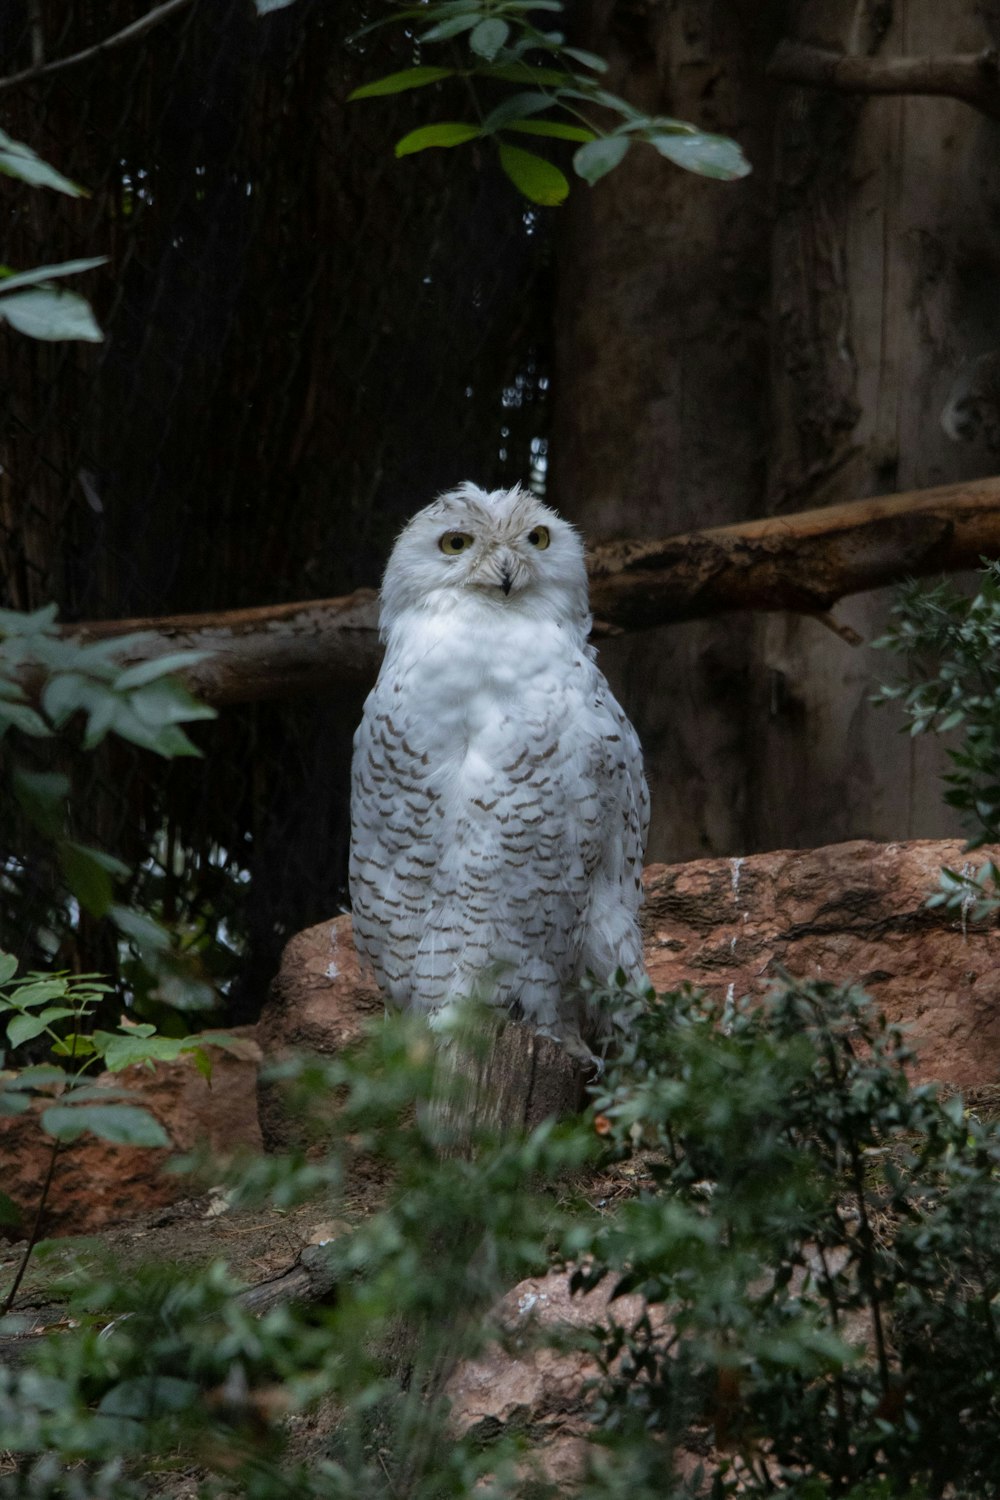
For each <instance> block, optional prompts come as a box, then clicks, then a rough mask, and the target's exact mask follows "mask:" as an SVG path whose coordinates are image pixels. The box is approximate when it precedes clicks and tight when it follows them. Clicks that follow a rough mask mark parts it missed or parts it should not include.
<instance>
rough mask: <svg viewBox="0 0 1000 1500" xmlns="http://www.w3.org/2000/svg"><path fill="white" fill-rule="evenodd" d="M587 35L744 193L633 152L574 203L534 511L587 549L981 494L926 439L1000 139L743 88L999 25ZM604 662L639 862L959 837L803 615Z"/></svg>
mask: <svg viewBox="0 0 1000 1500" xmlns="http://www.w3.org/2000/svg"><path fill="white" fill-rule="evenodd" d="M586 31H587V36H588V40H589V42H590V43H592V44H595V45H596V47H597V50H604V51H606V52H607V53H610V55H611V56H612V58H613V63H614V72H613V77H612V80H611V84H610V86H611V87H617V88H618V89H619V90H620V91H621V92H623V93H625V94H626V96H628V97H631V98H633V99H634V100H635V101H636V102H637V103H639V104H641V105H643V106H645V107H651V108H653V109H655V110H657V111H659V112H661V113H671V114H675V115H678V116H680V117H682V118H686V119H692V120H695V121H697V122H698V123H699V124H701V125H703V126H705V127H706V128H709V129H717V130H721V131H723V132H725V133H729V134H732V135H734V136H735V137H736V138H737V139H738V140H739V141H740V142H741V144H742V145H743V146H744V149H745V150H746V152H747V154H748V156H749V157H750V160H751V161H752V162H753V165H754V172H753V175H752V176H751V177H749V178H748V179H746V180H745V181H743V182H740V183H736V184H719V183H712V182H702V181H698V180H696V179H693V178H691V177H689V176H686V175H684V174H682V173H680V172H673V171H671V169H670V168H664V165H663V163H662V162H660V161H658V160H657V159H656V158H655V156H654V155H653V153H649V154H648V156H645V157H644V156H643V155H642V153H641V152H639V151H636V152H634V153H633V155H631V156H630V157H629V159H628V160H627V161H626V163H625V165H624V166H623V168H622V169H620V170H619V171H618V172H616V173H615V174H613V175H612V177H610V178H608V179H607V180H606V181H605V182H603V183H601V184H599V185H598V187H597V188H596V189H595V190H594V192H593V194H586V195H584V194H581V195H579V197H578V201H577V203H576V205H575V206H574V208H573V209H572V210H571V212H570V213H569V215H568V216H567V219H566V223H565V231H566V232H565V238H564V243H563V246H562V267H563V275H562V293H561V297H562V300H561V305H560V317H559V329H558V351H557V381H556V383H555V391H556V402H557V412H556V424H555V433H554V441H553V449H554V457H553V476H552V477H553V496H554V500H555V503H556V504H557V505H558V506H559V507H560V508H561V509H564V510H565V511H567V512H568V513H570V514H572V515H574V516H575V517H576V518H577V519H579V520H580V521H581V523H582V524H583V525H584V526H585V528H586V530H587V532H588V534H589V535H591V536H593V537H595V538H601V537H609V536H616V535H620V534H622V533H625V534H631V535H636V536H642V535H646V536H655V535H661V536H662V535H668V534H669V533H671V532H676V531H681V530H686V529H690V528H693V527H696V526H705V525H718V524H722V523H726V522H736V521H741V520H745V519H748V518H750V517H753V516H765V515H773V516H777V515H782V514H785V513H788V512H799V511H802V510H806V509H810V508H812V507H815V506H822V505H828V504H832V503H834V502H837V501H842V500H845V499H847V498H849V497H850V498H856V497H863V496H866V495H880V494H885V493H887V492H889V491H898V490H908V489H916V488H922V487H927V486H932V485H941V484H946V483H949V482H956V481H961V480H964V479H968V478H971V477H973V476H976V475H981V474H985V473H989V472H991V471H994V470H995V469H996V459H995V457H994V454H993V453H991V452H990V450H989V448H988V446H987V444H986V442H985V441H984V440H983V437H982V436H981V435H977V432H976V422H975V421H973V422H971V423H970V422H966V423H965V427H964V430H965V431H968V432H971V433H972V435H973V440H972V441H970V442H968V443H965V444H960V443H957V442H955V441H953V440H952V438H951V437H949V436H948V435H947V434H946V432H945V430H944V429H943V428H942V425H941V416H942V412H943V410H944V408H945V407H946V406H947V404H948V402H949V396H950V395H951V394H952V393H953V390H954V382H955V380H956V376H957V375H958V374H959V372H960V370H961V369H962V367H963V366H966V365H968V366H970V367H971V368H972V369H975V365H974V363H973V362H974V361H975V360H977V359H978V358H979V357H981V356H983V355H987V354H989V353H990V352H991V351H993V350H994V349H996V348H998V347H1000V302H998V300H997V298H996V285H997V266H996V261H997V259H998V258H1000V232H998V230H997V228H996V227H995V225H996V224H997V223H998V222H1000V216H998V215H997V201H996V200H997V197H998V194H1000V188H998V187H997V186H995V185H994V177H995V174H994V172H993V165H992V164H993V162H994V161H995V159H996V148H997V145H998V143H1000V130H998V126H997V124H996V123H995V122H994V121H993V120H992V119H987V118H986V117H985V116H983V115H982V114H980V113H977V112H976V111H975V110H974V109H973V108H972V107H970V105H969V104H967V103H962V102H959V101H957V100H954V99H949V98H937V97H926V96H922V97H912V98H911V97H892V98H887V97H880V98H864V97H863V96H860V95H857V94H854V95H850V96H848V95H845V94H842V93H840V92H833V91H825V90H823V89H812V88H811V89H805V88H799V87H795V86H791V85H789V84H786V83H782V82H779V81H777V80H774V79H771V78H769V77H768V76H767V71H766V70H767V64H768V61H769V59H770V56H771V54H772V53H773V51H774V49H775V48H776V47H777V46H778V44H779V43H780V42H781V41H782V40H785V39H788V40H791V41H793V42H807V43H810V44H812V45H814V46H819V47H823V48H826V49H828V50H832V51H836V52H844V53H849V54H854V55H860V56H869V55H870V56H874V57H881V58H895V57H915V56H928V57H934V56H940V55H942V54H948V55H952V54H969V55H971V54H975V53H977V52H981V51H982V50H984V49H985V48H987V47H990V46H993V45H994V44H995V43H996V42H997V41H998V40H1000V5H997V4H986V5H975V4H973V0H961V3H959V4H958V5H955V6H948V7H943V6H941V5H940V4H939V3H938V0H907V3H906V4H902V3H899V4H897V5H896V6H891V5H888V6H887V5H885V4H882V3H876V0H808V3H804V4H801V5H797V6H787V7H786V6H783V5H778V4H775V5H767V4H764V5H757V4H754V5H751V4H748V3H744V0H718V3H715V4H708V5H706V4H704V3H703V0H679V3H676V4H671V5H647V6H645V7H639V6H636V5H626V4H624V3H623V0H618V3H613V0H593V3H592V4H591V5H590V7H589V12H588V22H587V27H586ZM993 421H994V435H995V432H996V430H997V423H996V414H994V419H993ZM950 425H951V427H952V431H953V434H954V435H955V436H956V437H959V436H962V435H963V430H962V424H961V423H956V422H952V423H951V424H950ZM979 427H980V428H986V429H988V428H989V423H988V422H986V423H983V422H980V423H979ZM887 605H888V597H887V596H886V594H885V593H882V594H874V593H873V594H868V595H864V596H861V597H859V598H857V599H855V600H853V601H851V602H850V603H849V604H847V605H842V606H839V607H838V610H837V617H838V619H841V620H843V622H844V623H845V624H847V625H848V626H850V627H853V629H854V630H855V631H856V632H857V633H858V634H859V635H860V636H862V637H863V638H864V639H865V640H866V641H868V642H870V641H872V640H873V639H875V638H876V637H877V636H878V635H879V634H881V632H882V628H883V624H884V621H885V615H886V609H887ZM602 659H603V661H604V664H605V667H606V668H607V670H608V671H609V674H610V675H611V676H612V678H613V679H614V681H615V683H616V686H617V687H618V689H619V691H620V692H621V693H622V696H623V698H624V700H625V702H626V705H627V707H628V709H629V712H630V713H631V714H632V715H633V717H634V719H635V721H636V724H637V727H638V728H639V731H640V735H641V737H642V739H643V743H644V746H645V751H646V758H647V764H648V767H649V772H650V781H651V786H652V792H653V804H654V822H653V830H652V835H651V840H650V849H651V853H652V856H653V857H654V858H666V859H670V860H678V859H682V858H689V857H691V856H693V855H695V854H697V853H699V852H704V851H712V852H714V853H719V854H739V853H743V852H747V851H751V850H759V849H767V848H781V847H789V846H793V847H794V846H800V847H801V846H811V845H818V844H823V843H828V842H834V841H837V840H839V839H844V838H848V837H858V836H862V835H867V836H872V837H876V838H903V837H915V836H932V835H941V834H945V833H948V832H951V831H953V829H954V824H953V821H952V818H951V815H950V814H946V813H945V812H944V810H943V809H942V804H941V794H940V786H939V782H938V769H939V765H940V751H939V747H938V746H937V745H935V744H934V743H929V742H922V741H921V742H914V741H912V740H908V739H906V738H905V737H903V736H901V735H898V734H897V733H896V730H897V727H898V722H899V721H898V719H897V718H895V717H894V716H893V713H892V710H891V709H881V710H874V709H873V708H872V707H871V704H870V698H871V695H872V691H873V689H874V687H875V685H876V684H877V683H878V682H879V681H880V680H881V679H882V678H883V677H884V676H886V675H887V674H888V673H889V672H890V670H891V669H890V666H889V664H888V663H887V661H886V660H885V658H884V657H883V656H882V655H881V653H878V652H875V651H873V650H871V649H870V647H863V648H862V649H861V650H857V651H851V650H850V649H849V647H848V646H847V645H846V644H844V642H843V641H841V640H838V639H837V638H836V636H835V635H834V634H833V633H832V632H830V631H829V630H826V629H824V628H823V626H822V625H821V624H820V623H818V622H817V621H815V620H811V619H804V618H801V617H797V616H788V615H776V616H770V617H758V618H756V619H751V618H749V617H743V618H740V617H734V618H732V619H731V620H728V621H723V622H718V623H715V622H705V623H703V624H691V625H683V626H678V627H674V628H673V629H672V630H671V631H670V632H669V634H668V633H666V632H658V633H657V634H656V636H655V637H654V638H650V637H646V638H643V637H631V638H629V640H627V641H625V642H621V643H619V642H614V643H611V644H610V645H607V646H605V647H604V648H603V649H602Z"/></svg>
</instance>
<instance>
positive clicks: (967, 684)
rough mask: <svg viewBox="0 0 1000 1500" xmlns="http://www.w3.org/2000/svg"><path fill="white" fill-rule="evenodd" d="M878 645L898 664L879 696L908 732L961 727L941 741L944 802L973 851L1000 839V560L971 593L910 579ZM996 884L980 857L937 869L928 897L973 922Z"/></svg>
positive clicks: (992, 904)
mask: <svg viewBox="0 0 1000 1500" xmlns="http://www.w3.org/2000/svg"><path fill="white" fill-rule="evenodd" d="M876 644H877V645H879V646H882V647H884V648H886V649H887V650H889V651H891V652H893V653H894V654H895V655H897V656H899V657H901V658H902V665H903V669H904V676H903V678H902V680H901V681H899V682H897V683H894V684H892V685H890V686H887V687H883V688H882V689H881V691H880V693H879V696H878V699H877V700H876V701H878V702H887V701H891V700H898V701H899V702H900V704H901V706H902V708H903V711H904V713H905V714H906V717H907V719H908V720H909V728H910V733H911V734H913V735H919V734H942V735H947V734H949V733H951V732H956V733H959V734H960V739H959V742H958V743H957V744H951V745H949V746H948V748H947V755H948V759H949V760H950V762H951V769H950V771H949V772H948V774H947V775H946V776H945V778H944V779H945V787H946V790H945V801H946V802H947V803H948V804H949V805H950V806H951V807H954V808H955V809H957V811H958V812H959V813H960V815H961V817H962V821H963V823H964V825H965V828H966V830H967V831H968V834H969V844H968V848H969V849H970V850H971V849H977V848H979V847H980V846H981V845H982V844H986V843H1000V563H998V562H993V563H989V564H987V565H986V566H985V567H984V569H983V571H982V572H981V573H980V575H979V587H978V589H977V591H976V593H975V594H974V595H973V596H972V597H971V598H970V597H969V595H968V594H965V593H962V592H961V591H960V590H959V589H957V588H956V587H955V585H954V584H953V583H952V582H951V581H950V580H948V579H942V581H941V582H940V583H939V584H937V585H936V586H935V587H933V588H927V587H926V586H925V585H923V584H920V583H916V582H911V583H909V584H907V585H906V586H905V587H904V588H902V589H901V590H900V592H899V598H898V600H897V602H896V605H895V608H894V610H893V614H892V618H891V620H890V622H889V628H888V630H887V632H886V634H885V635H884V636H883V638H882V639H881V640H880V641H878V642H876ZM998 890H1000V871H998V870H997V867H996V865H995V864H994V863H993V861H992V860H987V861H986V862H985V863H984V864H983V865H981V866H980V868H979V870H978V871H976V872H975V873H973V872H972V870H971V868H966V869H963V870H945V871H943V872H942V877H941V886H940V889H939V891H938V892H937V893H936V894H935V895H934V896H932V897H931V900H930V903H929V904H930V905H932V906H946V907H948V908H949V909H952V910H960V911H961V912H962V914H963V917H967V918H969V919H970V920H972V921H974V922H975V921H979V920H981V919H982V918H983V917H985V916H989V915H990V914H992V913H993V912H995V911H996V910H997V908H998V907H1000V898H998V896H997V892H998Z"/></svg>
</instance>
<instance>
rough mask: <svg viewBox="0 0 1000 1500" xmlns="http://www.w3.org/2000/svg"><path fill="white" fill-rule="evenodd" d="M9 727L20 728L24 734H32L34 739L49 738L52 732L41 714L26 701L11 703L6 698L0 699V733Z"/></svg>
mask: <svg viewBox="0 0 1000 1500" xmlns="http://www.w3.org/2000/svg"><path fill="white" fill-rule="evenodd" d="M7 729H19V730H20V731H21V733H22V734H30V735H31V736H32V738H33V739H36V740H44V739H48V738H49V737H50V735H51V733H52V731H51V730H50V729H49V727H48V725H47V724H46V722H45V720H44V719H43V718H42V717H41V715H40V714H37V713H36V712H35V710H34V709H33V708H29V707H28V706H27V704H26V703H11V702H10V700H9V699H7V698H4V699H3V700H2V701H0V735H3V733H4V732H5V731H6V730H7Z"/></svg>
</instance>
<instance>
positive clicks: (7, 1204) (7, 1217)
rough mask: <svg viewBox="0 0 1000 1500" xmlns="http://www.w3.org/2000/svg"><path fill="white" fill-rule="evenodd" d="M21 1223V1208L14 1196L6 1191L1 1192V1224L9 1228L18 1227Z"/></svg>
mask: <svg viewBox="0 0 1000 1500" xmlns="http://www.w3.org/2000/svg"><path fill="white" fill-rule="evenodd" d="M20 1223H21V1210H20V1209H19V1208H18V1206H17V1204H16V1203H15V1202H14V1200H13V1198H11V1197H8V1195H7V1194H6V1193H0V1224H3V1225H4V1226H5V1227H6V1228H8V1229H17V1228H19V1226H20Z"/></svg>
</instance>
